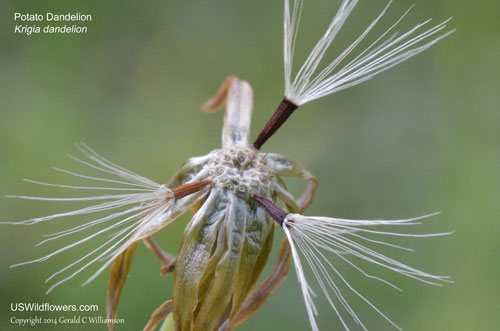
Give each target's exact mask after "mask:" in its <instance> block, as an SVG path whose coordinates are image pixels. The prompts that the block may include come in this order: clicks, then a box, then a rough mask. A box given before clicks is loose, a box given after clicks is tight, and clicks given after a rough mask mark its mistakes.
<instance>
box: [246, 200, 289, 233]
mask: <svg viewBox="0 0 500 331" xmlns="http://www.w3.org/2000/svg"><path fill="white" fill-rule="evenodd" d="M250 198H252V199H254V200H255V201H257V202H258V203H259V204H260V205H261V206H262V207H263V208H264V209H265V210H266V212H267V213H268V214H269V216H271V217H272V218H273V219H274V220H275V221H276V223H278V224H279V225H280V226H283V221H284V220H285V218H286V216H287V215H288V214H289V213H287V212H286V211H285V210H283V209H282V208H281V207H279V206H278V205H276V204H275V203H274V202H272V201H271V200H269V199H267V198H264V197H261V196H260V195H257V194H252V195H251V196H250Z"/></svg>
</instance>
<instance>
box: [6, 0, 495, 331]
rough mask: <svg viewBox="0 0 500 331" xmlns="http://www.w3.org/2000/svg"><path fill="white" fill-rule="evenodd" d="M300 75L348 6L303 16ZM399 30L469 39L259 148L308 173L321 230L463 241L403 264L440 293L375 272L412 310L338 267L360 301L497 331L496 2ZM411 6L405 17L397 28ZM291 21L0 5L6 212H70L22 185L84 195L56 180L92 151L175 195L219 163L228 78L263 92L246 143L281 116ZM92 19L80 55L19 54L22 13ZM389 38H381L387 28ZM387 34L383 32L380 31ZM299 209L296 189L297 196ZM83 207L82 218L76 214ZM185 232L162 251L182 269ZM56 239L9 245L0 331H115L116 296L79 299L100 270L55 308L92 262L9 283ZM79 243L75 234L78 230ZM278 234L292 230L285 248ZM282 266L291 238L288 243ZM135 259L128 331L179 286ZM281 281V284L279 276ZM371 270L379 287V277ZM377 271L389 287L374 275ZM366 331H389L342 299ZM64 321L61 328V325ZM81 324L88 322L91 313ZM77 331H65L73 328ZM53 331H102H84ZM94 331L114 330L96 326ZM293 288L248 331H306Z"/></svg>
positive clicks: (451, 10) (54, 48) (146, 8)
mask: <svg viewBox="0 0 500 331" xmlns="http://www.w3.org/2000/svg"><path fill="white" fill-rule="evenodd" d="M305 2H306V3H305V7H304V17H303V20H302V21H301V28H300V32H299V39H298V42H297V47H296V48H297V56H296V62H297V63H296V64H299V63H298V62H299V61H301V60H303V57H304V55H305V54H306V52H307V51H309V49H310V48H311V47H312V45H313V44H314V43H315V42H316V40H317V39H318V38H319V36H320V35H321V33H322V32H323V30H324V29H325V28H326V26H327V24H328V23H329V20H330V19H331V17H332V16H333V14H334V11H335V9H336V6H337V5H338V3H339V2H340V1H333V0H332V1H326V0H325V1H319V0H318V1H313V0H306V1H305ZM415 2H416V6H415V8H414V10H413V11H412V13H411V14H410V16H409V17H408V19H407V20H406V21H405V23H404V24H403V25H402V27H401V28H400V30H401V31H402V30H404V29H408V28H410V27H411V26H413V24H415V23H417V22H419V21H422V20H423V19H425V18H428V17H432V18H434V22H439V21H442V20H444V19H446V18H448V17H449V16H454V19H453V21H452V22H451V23H450V26H451V27H452V28H456V29H457V32H456V33H455V34H453V35H452V36H450V37H448V38H446V39H445V40H443V41H442V42H440V43H439V44H438V45H437V46H434V47H433V48H431V49H430V50H428V51H426V52H425V53H424V54H421V55H419V56H417V57H416V58H413V59H411V60H410V61H408V62H405V63H404V64H402V65H399V66H398V67H396V68H393V69H392V70H390V71H389V72H386V73H383V74H381V75H380V76H378V77H376V78H374V79H373V80H371V81H369V82H367V83H364V84H362V85H360V86H357V87H354V88H351V89H348V90H345V91H342V92H340V93H337V94H334V95H333V96H329V97H327V98H325V99H322V100H320V101H315V102H312V103H310V104H307V105H305V106H304V107H303V109H300V110H299V111H297V112H296V114H295V115H294V116H293V117H292V118H291V120H290V121H289V122H288V123H287V124H286V125H285V126H284V127H283V128H282V129H281V130H280V132H279V134H277V135H276V136H274V137H273V138H272V139H271V140H270V141H269V142H268V143H267V144H266V145H265V146H264V148H263V150H264V151H272V152H279V153H281V154H285V155H289V156H291V157H293V158H295V159H297V160H300V161H301V162H302V163H303V164H305V165H306V166H307V167H309V168H310V169H311V171H312V172H313V173H314V174H315V175H316V176H317V178H318V180H319V182H320V186H319V189H318V192H317V197H316V199H315V202H314V204H313V205H312V206H311V207H310V209H309V210H308V212H307V214H309V215H328V216H335V217H343V218H354V219H356V218H365V219H366V218H405V217H411V216H416V215H422V214H426V213H430V212H434V211H441V215H439V216H436V217H433V218H432V220H429V221H428V222H426V223H425V225H424V226H423V227H422V229H419V230H422V231H427V232H431V231H437V232H440V231H449V230H455V231H456V232H455V233H454V234H453V235H452V236H449V237H444V238H433V239H432V238H431V239H415V240H414V239H411V240H408V243H406V245H407V246H410V247H412V248H415V249H416V250H417V252H415V253H407V252H400V251H395V252H392V253H393V254H392V255H391V256H393V257H396V258H398V259H401V260H403V261H405V262H407V263H408V264H410V265H412V266H416V267H419V268H422V269H424V270H426V271H429V272H432V273H436V274H445V275H450V276H451V277H452V278H453V280H454V281H455V284H452V285H447V286H444V287H433V286H428V285H425V284H421V283H418V282H416V281H412V280H409V279H405V278H402V277H400V276H398V275H395V274H393V273H389V272H383V271H382V272H381V275H383V276H384V277H385V278H386V279H389V280H391V281H393V282H395V283H397V284H398V285H400V286H401V287H402V289H403V292H402V293H399V292H397V291H394V290H392V289H391V288H389V287H387V286H385V285H384V284H381V283H378V282H376V281H370V280H367V279H366V278H364V277H363V276H361V275H360V274H359V273H358V272H357V271H356V270H353V269H352V268H349V267H347V266H345V265H342V266H341V270H342V272H343V274H344V275H345V277H346V278H347V279H350V280H351V279H352V283H353V284H354V285H355V287H356V288H357V289H358V290H360V291H361V292H362V293H364V294H365V295H366V297H367V298H369V299H370V300H371V301H373V302H374V303H375V304H376V305H377V306H378V307H379V308H381V309H382V310H383V311H384V312H385V313H386V314H387V315H388V316H390V317H391V318H392V319H393V320H394V321H395V322H396V323H398V324H399V325H400V326H402V327H403V328H404V329H406V330H498V329H499V328H500V317H499V316H500V287H499V285H498V280H499V278H500V277H499V276H500V267H499V266H498V261H499V258H498V254H499V246H500V245H499V237H498V235H499V233H500V231H499V225H498V224H499V216H500V212H499V211H500V208H499V205H500V172H499V166H500V158H499V143H500V130H499V124H500V114H499V109H500V98H499V91H500V79H499V76H500V75H499V74H500V71H499V67H500V66H499V63H498V62H499V58H500V37H499V33H500V23H499V22H500V21H499V19H498V15H499V13H500V4H499V2H498V1H493V0H490V1H488V0H484V1H481V2H470V1H466V0H441V1H433V0H425V1H420V0H417V1H415ZM412 3H413V2H411V1H408V0H399V1H396V2H395V3H394V4H393V6H392V7H391V11H390V12H389V14H388V16H387V18H386V20H385V21H384V23H385V24H386V25H385V26H387V24H389V23H390V22H392V21H394V20H395V19H396V17H397V16H398V15H399V14H400V13H402V12H403V11H404V10H405V9H406V8H408V7H409V6H410V5H411V4H412ZM384 5H385V1H383V0H377V1H368V0H364V1H361V4H359V5H358V7H357V8H356V9H355V11H354V13H353V14H352V17H351V20H350V21H349V22H348V24H347V25H346V26H345V29H344V30H343V31H342V33H341V34H340V35H339V38H338V41H337V43H336V44H335V45H336V48H335V49H336V50H337V51H341V50H342V47H343V46H345V45H346V43H347V42H348V41H349V40H352V39H354V38H355V37H357V35H358V34H359V32H360V29H361V28H362V27H363V26H365V25H367V24H368V22H370V21H371V20H372V19H373V17H374V16H375V15H376V13H377V12H378V11H379V10H381V9H382V7H383V6H384ZM282 6H283V3H282V1H262V0H259V1H244V0H236V1H235V0H219V1H206V0H192V1H180V0H176V1H173V0H168V1H143V2H138V1H33V0H29V1H15V0H4V1H2V2H1V3H0V17H1V20H0V73H1V74H0V112H1V121H0V137H1V139H0V151H1V158H0V172H1V174H2V183H1V188H0V193H1V194H2V195H5V194H29V195H42V196H61V195H64V194H67V195H68V196H69V195H70V194H71V192H68V193H65V192H63V191H62V190H57V189H54V188H46V187H39V186H36V185H33V184H28V183H24V182H22V178H31V179H37V180H42V181H43V180H45V181H48V182H54V183H81V182H79V181H76V180H73V179H72V178H71V177H68V176H66V175H64V174H61V173H58V172H56V171H54V170H52V169H51V167H52V166H57V167H61V168H64V169H72V170H78V169H80V170H81V169H82V168H81V167H79V166H78V165H75V163H74V162H73V161H71V160H70V159H69V158H67V157H66V156H65V153H67V152H69V153H75V147H74V146H73V143H74V142H77V141H80V140H82V141H85V142H86V143H87V144H88V145H90V146H91V147H93V148H94V149H95V150H97V151H98V152H100V153H101V154H102V155H104V156H105V157H107V158H108V159H110V160H112V161H114V162H116V163H118V164H120V165H122V166H124V167H126V168H128V169H131V170H133V171H136V172H138V173H140V174H142V175H144V176H146V177H149V178H151V179H153V180H155V181H157V182H165V181H166V180H167V179H168V178H169V176H170V175H172V174H173V173H174V171H175V170H176V169H177V168H178V167H179V166H180V165H181V164H182V162H183V161H184V160H186V159H187V158H188V157H190V156H195V155H203V154H205V153H207V152H208V151H210V150H212V149H214V148H217V147H218V146H220V129H221V126H222V119H223V113H222V112H221V113H217V114H215V115H207V114H203V113H201V112H200V111H199V109H200V105H201V104H202V103H203V102H204V101H205V100H206V99H207V98H208V97H210V96H211V95H212V94H213V93H214V92H215V91H216V90H217V88H218V87H219V84H220V83H221V82H222V81H223V80H224V78H225V77H226V76H227V75H229V74H234V75H237V76H239V77H240V78H242V79H245V80H247V81H248V82H249V83H250V84H251V85H252V86H253V88H254V94H255V112H254V117H253V125H252V128H253V135H254V136H255V135H256V134H257V133H258V130H259V129H260V128H261V127H262V126H263V125H264V123H265V122H266V120H267V119H268V118H269V116H270V114H271V113H272V111H273V110H274V107H275V106H276V105H277V103H278V102H279V100H280V99H281V96H282V93H283V78H282V77H283V74H282V71H283V69H282V33H283V32H282ZM47 11H51V12H55V13H66V12H81V13H91V14H92V15H93V21H92V22H90V23H89V24H88V33H87V34H85V35H31V36H25V35H16V34H14V33H13V30H14V21H13V16H14V15H13V13H14V12H31V13H33V12H38V13H45V12H47ZM383 26H384V24H382V25H381V28H382V27H383ZM379 31H381V30H379ZM289 184H290V187H291V189H292V191H293V192H296V193H299V192H300V190H301V189H302V184H301V183H300V182H299V181H295V180H291V181H289ZM74 206H76V204H74V205H71V204H70V205H64V206H61V205H59V204H56V203H45V202H36V201H22V200H15V199H7V198H2V199H0V210H1V214H0V218H1V220H2V221H12V220H24V219H28V218H31V217H35V216H42V215H49V214H53V213H56V212H58V211H61V210H68V209H70V208H71V207H74ZM78 206H80V205H78ZM188 221H189V217H183V218H182V219H180V220H178V221H177V222H175V224H173V225H171V226H169V227H168V228H167V229H165V230H163V231H162V232H161V233H159V234H158V235H156V238H157V239H158V240H159V241H160V242H161V244H162V245H163V247H164V248H165V249H166V250H168V251H170V252H176V251H177V250H178V246H179V243H180V239H181V235H182V232H183V229H184V227H185V226H186V224H187V222H188ZM65 222H73V219H71V220H70V219H66V220H58V221H53V222H47V223H45V224H39V225H36V226H30V227H24V226H19V227H14V226H6V225H3V226H1V227H0V251H1V252H2V253H1V254H0V284H1V285H0V329H1V330H11V329H12V330H17V329H19V328H18V327H15V326H12V325H11V324H10V322H9V320H10V318H11V317H12V316H16V317H29V316H34V315H38V316H43V317H57V316H59V315H61V314H60V313H26V312H25V313H20V312H16V313H13V312H11V311H10V304H11V303H16V302H38V303H43V302H50V303H53V304H98V305H99V306H100V314H101V315H104V309H105V292H106V287H107V276H106V275H105V274H103V275H101V276H100V277H99V278H98V279H97V280H96V281H94V282H92V283H91V284H90V285H88V286H86V287H84V288H81V287H80V286H79V285H80V284H81V283H82V282H83V281H84V280H85V279H86V278H85V276H89V275H90V273H91V270H89V271H88V272H86V273H84V274H83V275H81V276H79V277H77V278H76V279H73V280H71V281H69V282H68V283H66V284H64V285H62V286H61V287H59V288H57V289H56V290H55V291H54V292H52V293H51V294H49V295H45V294H44V292H45V290H46V289H47V288H48V286H47V284H45V283H44V279H45V278H46V277H47V276H49V275H50V274H51V273H52V272H54V271H56V270H57V269H58V267H59V268H60V267H62V266H64V265H66V264H68V263H70V262H72V261H74V260H75V259H76V258H77V257H79V256H80V255H82V254H83V253H84V252H87V251H88V249H89V248H90V247H93V246H92V245H91V246H86V247H82V248H75V249H73V250H71V251H69V252H66V254H61V256H57V257H54V258H53V259H50V260H49V261H46V262H44V263H40V264H34V265H30V266H25V267H20V268H15V269H9V267H8V266H9V265H11V264H14V263H17V262H21V261H25V260H29V259H32V258H35V257H39V256H42V255H43V254H47V253H49V252H51V251H52V250H54V249H56V248H58V247H61V246H62V245H63V244H64V243H66V244H67V243H69V242H68V241H64V240H63V241H61V242H59V243H54V244H48V245H47V246H41V247H35V246H34V244H35V243H37V242H38V241H39V240H40V239H41V238H42V237H41V235H42V234H46V233H51V232H55V231H58V230H63V229H65V228H67V227H68V225H67V224H66V225H65ZM72 224H74V223H72ZM278 230H279V229H278ZM276 233H277V236H276V239H277V240H276V241H275V242H276V247H275V250H274V252H273V255H272V256H271V259H270V263H269V267H270V266H271V265H272V264H273V263H274V261H275V259H276V254H277V248H278V245H279V243H280V242H281V238H282V233H281V232H280V231H277V232H276ZM159 267H160V265H159V262H158V261H157V260H155V258H154V257H153V256H152V255H151V254H149V252H147V250H146V249H145V248H144V247H141V248H140V249H139V250H138V252H137V255H136V258H135V260H134V263H133V266H132V270H131V273H130V277H129V279H128V283H127V284H126V287H125V290H124V293H123V295H122V301H121V307H120V311H119V317H123V318H125V325H124V326H121V327H120V326H117V330H139V329H142V327H143V326H144V325H145V323H146V321H147V320H148V318H149V316H150V313H151V312H152V311H153V310H154V309H155V308H156V307H157V306H159V305H160V304H161V303H162V302H164V301H165V300H167V299H169V298H170V296H171V285H172V276H171V275H170V276H167V277H160V275H159ZM266 270H269V269H266ZM369 270H371V269H369ZM375 270H376V269H375ZM348 298H349V299H351V300H352V301H351V302H352V304H353V306H354V307H355V309H356V311H357V312H358V313H359V316H360V317H361V319H362V320H363V321H364V322H365V323H366V325H367V326H369V328H370V329H372V330H387V329H390V328H391V327H390V325H389V324H388V323H387V322H385V321H384V320H383V319H382V318H381V317H380V316H378V315H377V314H376V313H375V312H374V311H373V310H371V308H370V307H368V306H367V305H366V304H364V303H362V302H360V300H359V299H356V298H355V297H354V296H353V295H351V294H348ZM318 304H319V306H320V307H321V308H320V316H319V318H318V321H319V325H320V328H321V329H322V330H334V329H335V330H337V329H338V330H340V329H341V327H340V324H339V322H338V319H337V318H336V316H335V314H334V313H333V311H331V310H330V309H329V308H328V306H327V302H326V301H325V300H323V299H319V300H318ZM63 315H64V314H63ZM82 315H83V316H85V313H82ZM64 316H68V317H70V316H71V314H67V315H64ZM38 329H47V330H49V329H50V330H54V329H56V330H70V329H71V330H73V329H75V330H90V329H96V327H95V326H92V327H90V326H88V325H87V326H85V325H81V324H80V325H73V326H62V325H59V326H58V327H57V328H49V327H47V326H45V327H44V326H39V327H38ZM100 329H103V330H104V329H105V326H104V325H102V326H101V328H100ZM308 329H309V323H308V320H307V315H306V311H305V307H304V304H303V300H302V296H301V292H300V289H299V286H298V284H297V281H296V277H295V273H294V271H291V272H290V276H289V277H288V279H287V280H286V282H285V283H284V284H283V285H282V286H281V287H280V288H279V289H278V290H277V291H276V292H275V293H274V294H273V295H272V296H271V298H270V299H269V301H268V302H267V303H266V304H265V305H264V307H263V308H262V309H260V310H259V311H258V312H257V313H256V314H255V315H254V316H252V317H251V318H250V319H249V320H248V321H247V322H246V323H245V324H243V325H242V326H241V327H240V328H239V329H238V330H308Z"/></svg>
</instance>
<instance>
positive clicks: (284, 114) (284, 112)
mask: <svg viewBox="0 0 500 331" xmlns="http://www.w3.org/2000/svg"><path fill="white" fill-rule="evenodd" d="M298 107H299V106H298V105H296V104H294V103H293V102H291V101H290V100H288V99H287V98H286V97H283V100H281V103H280V104H279V106H278V108H277V109H276V111H275V112H274V114H273V116H271V118H270V119H269V121H268V122H267V123H266V125H265V126H264V128H263V129H262V131H261V132H260V134H259V136H258V137H257V139H256V140H255V142H254V143H253V147H255V148H256V149H260V148H261V147H262V145H264V143H265V142H266V141H267V140H268V139H269V138H271V136H272V135H273V134H274V133H275V132H276V131H277V130H278V129H279V128H280V127H281V126H282V125H283V123H285V121H286V120H287V119H288V117H290V115H292V113H293V111H294V110H295V109H297V108H298Z"/></svg>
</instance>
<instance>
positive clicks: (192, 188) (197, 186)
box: [172, 178, 212, 199]
mask: <svg viewBox="0 0 500 331" xmlns="http://www.w3.org/2000/svg"><path fill="white" fill-rule="evenodd" d="M211 183H212V179H211V178H208V179H205V180H202V181H200V182H194V183H189V184H185V185H181V186H177V187H176V188H173V189H172V192H174V197H175V199H181V198H184V197H185V196H188V195H190V194H193V193H196V192H198V191H199V190H201V189H202V188H204V187H205V186H207V185H208V184H211Z"/></svg>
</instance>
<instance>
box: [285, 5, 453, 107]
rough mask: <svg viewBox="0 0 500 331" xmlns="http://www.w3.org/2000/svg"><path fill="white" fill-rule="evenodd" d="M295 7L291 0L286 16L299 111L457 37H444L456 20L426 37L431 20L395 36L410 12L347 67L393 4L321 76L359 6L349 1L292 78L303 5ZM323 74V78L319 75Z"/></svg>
mask: <svg viewBox="0 0 500 331" xmlns="http://www.w3.org/2000/svg"><path fill="white" fill-rule="evenodd" d="M289 2H290V1H289V0H285V14H284V34H285V36H284V67H285V97H286V98H287V99H289V100H290V101H292V102H293V103H294V104H296V105H297V106H300V105H303V104H305V103H307V102H309V101H312V100H315V99H318V98H321V97H324V96H326V95H329V94H332V93H335V92H338V91H340V90H343V89H346V88H348V87H351V86H354V85H357V84H360V83H362V82H364V81H366V80H368V79H370V78H372V77H373V76H375V75H376V74H378V73H381V72H383V71H385V70H387V69H389V68H391V67H393V66H395V65H397V64H399V63H401V62H403V61H405V60H407V59H409V58H411V57H413V56H414V55H417V54H418V53H420V52H423V51H424V50H426V49H428V48H429V47H431V46H432V45H434V44H435V43H436V42H438V41H439V40H441V39H443V38H445V37H446V36H448V35H449V34H451V33H453V32H454V30H451V31H448V32H445V33H442V34H440V32H441V31H443V29H445V28H446V23H447V22H448V21H449V20H450V19H451V18H450V19H448V20H446V21H444V22H442V23H440V24H438V25H436V26H433V27H431V28H429V29H427V30H424V31H421V30H422V28H423V27H424V26H426V25H427V24H428V23H429V22H430V21H431V20H427V21H425V22H423V23H420V24H418V25H416V26H415V27H413V28H412V29H410V30H409V31H408V32H406V33H403V34H401V35H399V34H398V32H393V33H392V34H391V35H389V34H390V33H391V32H392V31H393V30H394V29H395V28H396V26H397V25H398V24H399V23H400V22H401V20H402V19H403V18H404V17H405V16H406V14H407V13H408V12H409V11H410V9H411V7H410V9H408V10H407V11H406V12H405V13H404V14H403V15H402V16H401V17H400V18H399V19H398V20H396V22H395V23H394V24H392V25H391V26H390V27H389V28H388V29H387V30H386V31H385V32H383V33H382V34H381V35H379V36H378V37H376V38H375V39H374V41H373V42H372V43H371V44H370V45H369V46H368V47H367V48H365V49H364V50H362V51H359V52H358V53H357V54H354V56H353V57H354V58H353V59H352V60H350V61H349V62H347V61H346V59H347V57H348V56H350V55H351V54H353V52H354V51H355V50H356V49H357V47H358V46H359V44H360V43H361V42H362V41H363V40H364V39H365V37H367V36H368V34H369V33H370V32H371V30H372V29H373V28H374V26H375V25H376V24H377V23H378V22H379V21H380V20H381V19H382V17H383V16H384V15H385V13H386V11H387V10H388V8H389V6H390V4H391V3H392V0H391V1H389V3H388V4H387V5H386V7H385V8H384V9H383V10H382V12H381V13H380V14H379V15H378V16H377V17H376V18H375V19H374V20H373V22H372V23H371V24H369V25H368V27H367V28H366V29H365V30H364V31H363V33H362V34H361V35H360V36H359V37H358V38H357V39H356V40H354V41H353V42H352V43H351V44H350V45H349V46H348V47H347V48H346V49H345V50H344V51H343V52H341V53H340V54H339V55H338V56H337V57H336V58H334V59H333V60H331V61H330V62H329V63H328V65H326V66H325V67H324V68H323V69H322V70H321V71H319V70H318V66H319V65H320V62H321V60H322V59H323V56H324V55H325V52H326V51H327V49H328V48H329V47H330V45H331V43H332V41H333V40H334V39H335V37H336V36H337V34H338V32H339V31H340V30H341V28H342V26H343V25H344V23H345V21H346V20H347V18H348V17H349V15H350V14H351V12H352V10H353V9H354V7H355V6H356V4H357V2H358V1H357V0H343V1H342V3H341V5H340V8H339V10H338V11H337V13H336V15H335V17H334V18H333V20H332V21H331V23H330V25H329V26H328V28H327V30H326V32H325V34H324V35H323V36H322V37H321V39H320V40H319V41H318V42H317V44H316V45H315V46H314V48H313V49H312V51H311V53H310V54H309V56H308V58H307V59H306V61H305V62H304V64H303V65H302V66H301V68H300V69H299V71H298V72H297V74H296V75H295V78H292V69H293V68H292V67H293V53H294V47H295V40H296V37H297V29H298V25H299V21H300V13H301V11H302V6H303V0H294V1H293V7H292V9H290V4H289ZM346 62H347V63H346ZM318 71H319V73H317V72H318Z"/></svg>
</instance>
